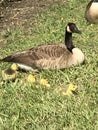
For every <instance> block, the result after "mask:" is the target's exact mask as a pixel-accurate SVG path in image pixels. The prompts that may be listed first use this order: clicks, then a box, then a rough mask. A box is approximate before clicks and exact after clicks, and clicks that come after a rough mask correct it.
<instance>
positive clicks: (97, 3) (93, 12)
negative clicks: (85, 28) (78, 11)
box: [85, 0, 98, 23]
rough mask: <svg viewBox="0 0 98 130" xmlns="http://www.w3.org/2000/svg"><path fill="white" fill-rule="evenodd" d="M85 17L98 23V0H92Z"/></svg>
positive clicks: (91, 21)
mask: <svg viewBox="0 0 98 130" xmlns="http://www.w3.org/2000/svg"><path fill="white" fill-rule="evenodd" d="M85 18H86V19H87V21H89V22H90V23H98V0H91V1H90V2H89V3H88V5H87V7H86V11H85Z"/></svg>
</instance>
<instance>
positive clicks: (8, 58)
mask: <svg viewBox="0 0 98 130" xmlns="http://www.w3.org/2000/svg"><path fill="white" fill-rule="evenodd" d="M0 62H13V57H12V56H7V57H5V58H3V59H0Z"/></svg>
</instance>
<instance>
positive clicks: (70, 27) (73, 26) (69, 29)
mask: <svg viewBox="0 0 98 130" xmlns="http://www.w3.org/2000/svg"><path fill="white" fill-rule="evenodd" d="M66 31H67V32H68V33H79V34H81V31H80V30H79V29H78V27H77V26H76V24H75V23H68V24H67V26H66Z"/></svg>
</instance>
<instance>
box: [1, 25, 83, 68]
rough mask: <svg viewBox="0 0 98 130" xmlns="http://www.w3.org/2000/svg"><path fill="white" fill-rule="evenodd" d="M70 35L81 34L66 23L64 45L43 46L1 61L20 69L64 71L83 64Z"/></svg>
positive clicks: (81, 54) (81, 56) (80, 52)
mask: <svg viewBox="0 0 98 130" xmlns="http://www.w3.org/2000/svg"><path fill="white" fill-rule="evenodd" d="M72 33H81V32H80V31H79V30H78V28H77V27H76V25H75V23H68V24H67V26H66V28H65V45H64V44H45V45H39V46H36V47H33V48H31V49H29V50H26V51H22V52H18V53H16V54H14V55H10V56H7V57H5V58H3V59H1V61H3V62H12V63H16V64H18V66H19V67H20V68H21V69H24V70H34V69H38V70H40V69H64V68H67V67H72V66H76V65H79V64H81V63H83V62H84V54H83V52H82V51H81V50H80V49H78V48H75V46H74V45H73V42H72Z"/></svg>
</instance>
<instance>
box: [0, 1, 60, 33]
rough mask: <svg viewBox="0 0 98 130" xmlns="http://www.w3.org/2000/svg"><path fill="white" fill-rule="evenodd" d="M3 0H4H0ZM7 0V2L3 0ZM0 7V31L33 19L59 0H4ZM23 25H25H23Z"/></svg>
mask: <svg viewBox="0 0 98 130" xmlns="http://www.w3.org/2000/svg"><path fill="white" fill-rule="evenodd" d="M2 1H4V0H2ZM5 1H7V2H5ZM5 1H4V2H2V4H1V7H0V13H1V14H0V30H1V33H0V35H2V31H4V30H7V29H10V28H13V27H17V26H21V25H23V24H24V22H26V21H28V22H30V20H33V19H35V18H36V17H37V15H38V14H39V13H40V12H42V11H45V9H47V8H48V7H49V6H51V5H52V4H54V3H58V4H61V3H62V1H61V0H5ZM23 26H25V25H23Z"/></svg>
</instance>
